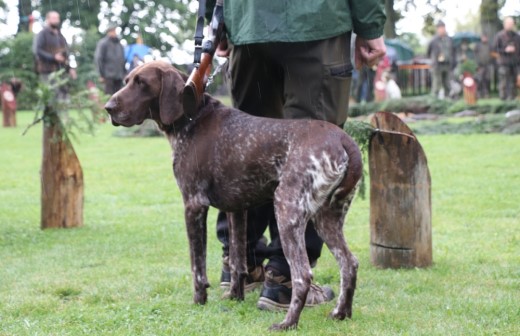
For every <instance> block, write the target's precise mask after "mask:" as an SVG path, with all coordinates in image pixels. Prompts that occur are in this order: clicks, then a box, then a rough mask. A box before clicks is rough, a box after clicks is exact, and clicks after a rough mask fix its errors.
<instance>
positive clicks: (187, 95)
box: [182, 53, 213, 115]
mask: <svg viewBox="0 0 520 336" xmlns="http://www.w3.org/2000/svg"><path fill="white" fill-rule="evenodd" d="M212 62H213V55H210V54H208V53H203V54H202V56H201V60H200V65H199V66H198V67H196V68H195V69H193V71H192V72H191V74H190V77H189V78H188V80H187V81H186V85H185V86H184V90H183V91H182V105H183V107H184V113H186V114H187V115H193V114H194V113H195V111H196V110H197V108H198V106H199V104H200V102H201V101H202V96H203V95H204V89H205V87H206V81H207V79H208V76H209V73H210V71H211V63H212Z"/></svg>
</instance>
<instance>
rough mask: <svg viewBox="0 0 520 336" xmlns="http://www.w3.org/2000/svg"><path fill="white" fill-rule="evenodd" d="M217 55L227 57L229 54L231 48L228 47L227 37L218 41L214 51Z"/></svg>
mask: <svg viewBox="0 0 520 336" xmlns="http://www.w3.org/2000/svg"><path fill="white" fill-rule="evenodd" d="M215 53H216V54H217V56H218V57H229V55H230V54H231V48H230V47H229V44H228V40H227V38H224V39H222V40H221V41H220V43H219V44H218V46H217V50H216V52H215Z"/></svg>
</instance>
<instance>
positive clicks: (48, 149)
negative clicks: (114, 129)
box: [41, 107, 83, 229]
mask: <svg viewBox="0 0 520 336" xmlns="http://www.w3.org/2000/svg"><path fill="white" fill-rule="evenodd" d="M44 115H45V116H46V117H45V122H44V123H43V156H42V167H41V228H42V229H47V228H72V227H80V226H83V171H82V169H81V165H80V162H79V160H78V157H77V156H76V153H75V151H74V148H73V147H72V144H71V142H70V141H69V139H68V138H67V137H66V136H64V134H63V126H62V124H61V120H60V119H59V117H58V116H57V115H56V113H53V111H52V108H50V107H46V108H45V112H44Z"/></svg>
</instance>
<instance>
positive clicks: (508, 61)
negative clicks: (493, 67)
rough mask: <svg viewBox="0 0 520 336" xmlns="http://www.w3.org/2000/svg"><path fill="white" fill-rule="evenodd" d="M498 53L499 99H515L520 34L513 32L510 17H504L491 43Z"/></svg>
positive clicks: (519, 57) (513, 25)
mask: <svg viewBox="0 0 520 336" xmlns="http://www.w3.org/2000/svg"><path fill="white" fill-rule="evenodd" d="M493 49H494V51H495V52H497V53H498V91H499V95H500V99H502V100H506V99H515V96H516V94H515V91H516V79H517V76H518V75H519V68H520V36H519V35H518V34H517V33H516V32H515V21H514V20H513V18H512V17H506V18H505V19H504V29H503V30H501V31H500V32H498V34H497V36H496V37H495V41H494V43H493Z"/></svg>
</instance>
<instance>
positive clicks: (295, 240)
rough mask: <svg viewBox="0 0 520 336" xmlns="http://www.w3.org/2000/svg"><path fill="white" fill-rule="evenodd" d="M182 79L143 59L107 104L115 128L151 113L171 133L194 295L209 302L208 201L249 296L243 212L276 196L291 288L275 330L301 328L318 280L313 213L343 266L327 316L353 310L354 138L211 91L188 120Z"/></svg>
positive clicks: (357, 167)
mask: <svg viewBox="0 0 520 336" xmlns="http://www.w3.org/2000/svg"><path fill="white" fill-rule="evenodd" d="M186 78H187V76H186V75H185V74H182V73H180V72H179V71H177V70H176V69H174V68H173V67H171V66H170V65H167V64H166V63H162V62H152V63H147V64H144V65H142V66H140V67H138V68H136V69H135V70H133V71H132V72H131V73H130V74H129V75H128V77H127V79H126V82H127V85H126V86H125V87H124V88H123V89H121V90H120V91H119V92H117V93H115V94H114V95H113V96H112V98H111V99H110V100H109V101H108V102H107V103H106V105H105V108H106V110H107V111H108V113H109V114H110V116H111V118H112V123H113V124H114V125H122V126H127V127H128V126H133V125H136V124H140V123H142V122H143V121H144V120H145V119H153V120H155V121H156V122H157V124H158V126H159V127H160V128H161V129H162V130H163V131H164V132H165V133H166V135H167V137H168V138H169V140H170V143H171V145H172V148H173V153H174V161H173V170H174V174H175V177H176V179H177V183H178V185H179V188H180V190H181V192H182V195H183V199H184V205H185V219H186V226H187V231H188V237H189V243H190V253H191V265H192V273H193V282H194V287H195V294H194V301H195V302H196V303H200V304H204V303H205V302H206V300H207V293H206V288H207V287H208V286H209V284H208V280H207V277H206V239H207V233H206V215H207V212H208V208H209V206H213V207H215V208H218V209H220V210H222V211H226V212H228V213H229V214H230V215H229V217H230V240H231V243H230V268H231V276H232V278H231V288H230V289H231V297H232V298H236V299H243V298H244V279H245V276H246V275H247V267H246V258H245V244H246V225H247V223H246V209H248V208H250V207H252V206H256V205H260V204H263V203H265V202H267V201H269V200H274V205H275V211H276V218H277V221H278V226H279V231H280V238H281V240H282V245H283V250H284V253H285V256H286V257H287V261H288V262H289V265H290V270H291V276H292V288H293V291H292V298H291V303H290V307H289V310H288V312H287V315H286V317H285V319H284V321H283V322H282V323H281V324H275V325H273V326H272V328H273V329H287V328H291V327H295V326H296V325H297V324H298V319H299V317H300V313H301V311H302V309H303V306H304V304H305V299H306V296H307V292H308V290H309V287H310V284H311V280H312V271H311V267H310V265H309V260H308V258H307V254H306V250H305V240H304V233H305V227H306V225H307V222H308V221H309V220H310V219H312V220H313V222H314V225H315V227H316V230H317V232H318V234H319V235H320V237H321V238H322V239H323V240H324V241H325V243H326V244H327V246H328V247H329V249H330V250H331V252H332V253H333V254H334V256H335V257H336V259H337V261H338V264H339V266H340V273H341V288H340V293H339V297H338V302H337V306H336V308H335V309H334V310H333V311H332V313H331V316H332V317H333V318H336V319H344V318H345V317H350V316H351V314H352V299H353V296H354V290H355V287H356V274H357V267H358V262H357V260H356V258H355V257H354V255H353V254H352V253H351V252H350V251H349V249H348V247H347V244H346V242H345V238H344V235H343V222H344V219H345V215H346V213H347V210H348V208H349V206H350V203H351V201H352V198H353V197H354V193H355V189H356V185H357V183H358V181H359V179H360V177H361V174H362V163H361V155H360V152H359V149H358V146H357V145H356V143H355V142H354V141H353V140H352V139H351V138H350V137H349V136H348V135H347V134H345V132H344V131H343V130H341V129H340V128H338V127H337V126H335V125H333V124H330V123H327V122H324V121H315V120H314V121H312V120H278V119H268V118H258V117H253V116H250V115H248V114H246V113H243V112H241V111H238V110H236V109H232V108H228V107H226V106H224V105H222V104H221V103H220V102H218V101H217V100H215V99H213V98H211V97H210V96H209V95H205V98H204V102H203V104H202V106H201V107H200V109H199V110H198V112H197V113H196V114H195V115H193V116H190V117H188V116H186V115H184V112H183V108H182V104H181V101H182V94H181V93H182V89H183V87H184V85H185V81H186Z"/></svg>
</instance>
